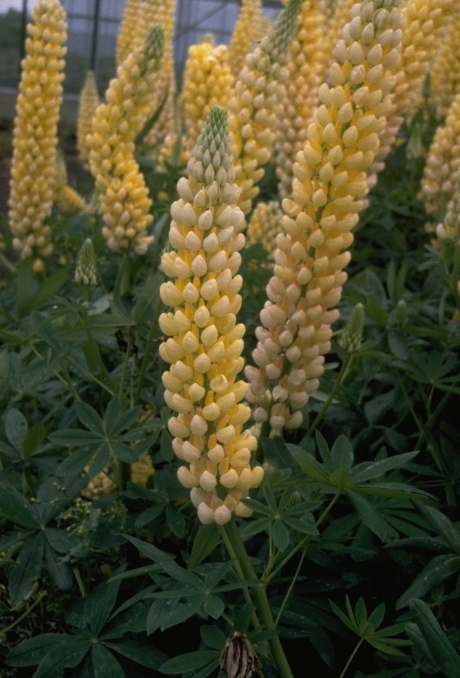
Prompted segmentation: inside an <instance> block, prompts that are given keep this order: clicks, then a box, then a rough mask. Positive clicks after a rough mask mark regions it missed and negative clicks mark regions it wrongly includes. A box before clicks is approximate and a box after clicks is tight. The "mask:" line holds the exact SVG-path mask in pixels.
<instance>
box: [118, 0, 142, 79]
mask: <svg viewBox="0 0 460 678" xmlns="http://www.w3.org/2000/svg"><path fill="white" fill-rule="evenodd" d="M143 11H144V2H143V0H126V4H125V9H124V12H123V17H122V19H121V24H120V32H119V33H118V38H117V47H116V62H117V66H121V65H122V63H123V62H124V61H125V60H126V58H127V56H128V55H129V54H131V52H134V50H135V49H137V48H138V47H140V46H141V44H142V41H143V38H144V36H143V35H142V33H141V31H140V30H139V24H142V15H143Z"/></svg>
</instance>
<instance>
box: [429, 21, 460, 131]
mask: <svg viewBox="0 0 460 678" xmlns="http://www.w3.org/2000/svg"><path fill="white" fill-rule="evenodd" d="M459 72H460V11H458V10H457V12H456V13H455V15H454V16H453V17H452V23H451V25H450V28H449V33H448V36H447V39H446V40H445V41H443V42H442V43H441V45H440V47H439V51H438V52H437V54H436V57H435V60H434V63H433V68H432V71H431V94H432V97H431V100H432V102H433V104H434V105H435V106H436V115H437V117H438V119H443V118H445V117H446V115H447V111H448V110H449V108H450V105H451V103H452V101H453V99H454V97H455V95H456V94H458V93H459V92H460V79H459V75H458V74H459Z"/></svg>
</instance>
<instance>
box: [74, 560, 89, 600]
mask: <svg viewBox="0 0 460 678" xmlns="http://www.w3.org/2000/svg"><path fill="white" fill-rule="evenodd" d="M72 572H73V573H74V576H75V579H76V581H77V584H78V588H79V591H80V593H81V597H82V598H86V588H85V585H84V583H83V579H82V578H81V574H80V570H79V569H78V567H73V568H72Z"/></svg>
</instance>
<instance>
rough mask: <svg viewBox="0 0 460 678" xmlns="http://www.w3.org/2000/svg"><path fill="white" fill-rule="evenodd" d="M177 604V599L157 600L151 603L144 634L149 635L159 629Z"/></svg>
mask: <svg viewBox="0 0 460 678" xmlns="http://www.w3.org/2000/svg"><path fill="white" fill-rule="evenodd" d="M178 604H179V600H178V599H174V598H170V599H169V600H167V599H163V600H162V599H161V598H157V599H155V600H154V601H153V603H152V605H151V607H150V609H149V611H148V614H147V622H146V632H147V635H150V634H151V633H153V632H154V631H157V630H158V629H159V628H161V625H162V623H163V620H164V619H166V617H167V616H168V615H169V614H170V613H171V612H172V610H174V609H175V608H176V607H177V606H178Z"/></svg>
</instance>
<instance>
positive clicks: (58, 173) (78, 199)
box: [54, 149, 88, 212]
mask: <svg viewBox="0 0 460 678" xmlns="http://www.w3.org/2000/svg"><path fill="white" fill-rule="evenodd" d="M55 162H56V164H55V175H54V203H55V204H56V205H57V206H58V207H59V209H60V210H61V211H62V212H88V205H87V204H86V202H85V200H84V198H83V197H82V196H81V195H80V194H79V193H78V192H77V191H76V190H75V189H74V188H72V187H71V186H69V184H68V183H67V168H66V164H65V159H64V154H63V153H62V151H60V150H59V149H58V150H57V152H56V160H55Z"/></svg>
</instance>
